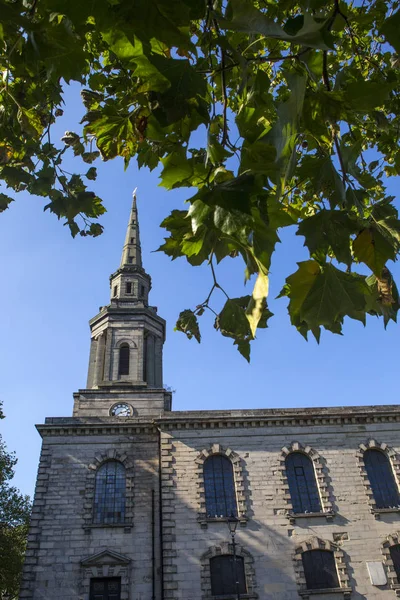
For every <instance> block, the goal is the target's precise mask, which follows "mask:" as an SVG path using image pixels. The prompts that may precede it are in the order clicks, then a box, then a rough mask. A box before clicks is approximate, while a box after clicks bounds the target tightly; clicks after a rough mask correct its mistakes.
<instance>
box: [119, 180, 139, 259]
mask: <svg viewBox="0 0 400 600" xmlns="http://www.w3.org/2000/svg"><path fill="white" fill-rule="evenodd" d="M136 189H137V188H135V189H134V191H133V194H132V208H131V214H130V216H129V222H128V227H127V230H126V236H125V243H124V247H123V250H122V256H121V264H120V268H121V269H123V268H124V267H125V266H126V265H136V266H138V267H141V266H142V248H141V245H140V235H139V221H138V211H137V203H136Z"/></svg>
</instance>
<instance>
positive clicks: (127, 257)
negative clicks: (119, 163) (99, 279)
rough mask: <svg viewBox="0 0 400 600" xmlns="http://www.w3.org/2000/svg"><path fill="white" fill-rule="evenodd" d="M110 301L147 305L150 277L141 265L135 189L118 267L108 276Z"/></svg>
mask: <svg viewBox="0 0 400 600" xmlns="http://www.w3.org/2000/svg"><path fill="white" fill-rule="evenodd" d="M110 287H111V302H124V303H126V302H129V303H134V304H136V305H137V304H141V305H142V306H148V297H149V291H150V288H151V278H150V277H149V275H147V273H146V271H145V270H144V269H143V267H142V248H141V245H140V235H139V221H138V210H137V201H136V189H135V190H134V192H133V198H132V207H131V212H130V215H129V221H128V227H127V229H126V236H125V243H124V246H123V249H122V256H121V263H120V266H119V269H118V270H117V271H116V272H115V273H113V274H112V275H111V277H110Z"/></svg>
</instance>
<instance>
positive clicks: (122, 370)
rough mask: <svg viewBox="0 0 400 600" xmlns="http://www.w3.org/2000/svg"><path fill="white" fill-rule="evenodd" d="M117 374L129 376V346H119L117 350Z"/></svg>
mask: <svg viewBox="0 0 400 600" xmlns="http://www.w3.org/2000/svg"><path fill="white" fill-rule="evenodd" d="M118 374H119V375H120V376H121V375H129V346H128V344H121V346H120V348H119V365H118Z"/></svg>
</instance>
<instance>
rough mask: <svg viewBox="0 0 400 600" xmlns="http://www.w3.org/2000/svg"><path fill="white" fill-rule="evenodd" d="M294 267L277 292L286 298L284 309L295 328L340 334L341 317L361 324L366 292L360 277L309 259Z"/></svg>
mask: <svg viewBox="0 0 400 600" xmlns="http://www.w3.org/2000/svg"><path fill="white" fill-rule="evenodd" d="M298 266H299V269H298V270H297V271H296V273H294V274H293V275H290V276H289V277H288V278H287V279H286V285H285V287H284V289H283V290H282V292H281V296H282V295H284V296H289V298H290V302H289V307H288V310H289V314H290V318H291V321H292V323H293V324H294V325H296V327H298V328H299V329H300V328H305V329H306V331H307V330H315V329H317V328H318V327H320V326H323V327H325V328H326V329H329V330H331V331H333V332H334V333H340V331H341V324H342V322H343V318H344V317H345V316H349V317H351V318H353V319H357V320H359V321H362V322H363V323H364V322H365V312H366V307H367V300H366V297H367V296H368V295H369V293H370V292H369V289H368V286H367V284H366V282H365V278H364V277H362V276H360V275H357V274H353V273H344V272H343V271H340V270H339V269H337V268H336V267H334V266H333V265H331V264H325V265H324V266H320V265H319V264H318V263H316V262H315V261H312V260H309V261H305V262H301V263H298Z"/></svg>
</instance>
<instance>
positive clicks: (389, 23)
mask: <svg viewBox="0 0 400 600" xmlns="http://www.w3.org/2000/svg"><path fill="white" fill-rule="evenodd" d="M399 31H400V10H398V11H397V12H395V13H394V15H392V16H391V17H389V18H388V19H385V21H384V22H383V25H382V27H381V28H380V33H381V34H382V35H384V36H385V38H386V41H387V42H389V44H391V45H392V46H393V48H394V49H395V50H396V52H398V53H400V38H399Z"/></svg>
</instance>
